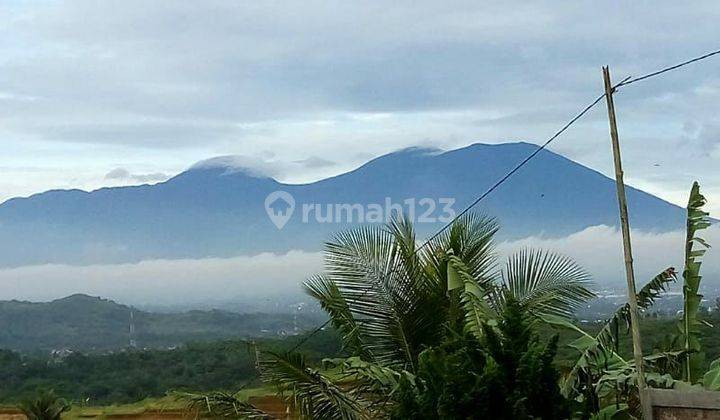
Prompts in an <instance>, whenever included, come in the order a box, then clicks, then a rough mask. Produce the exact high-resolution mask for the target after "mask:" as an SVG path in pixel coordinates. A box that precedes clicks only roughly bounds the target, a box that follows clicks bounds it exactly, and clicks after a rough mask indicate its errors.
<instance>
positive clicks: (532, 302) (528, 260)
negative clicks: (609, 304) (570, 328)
mask: <svg viewBox="0 0 720 420" xmlns="http://www.w3.org/2000/svg"><path fill="white" fill-rule="evenodd" d="M589 285H590V275H589V274H588V273H587V272H586V271H585V270H583V269H582V268H581V267H580V266H579V265H577V264H576V263H575V262H574V261H573V260H571V259H569V258H567V257H564V256H561V255H558V254H554V253H550V252H545V251H536V250H528V249H526V250H523V251H520V252H518V253H516V254H514V255H511V256H510V257H509V258H508V261H507V264H506V266H505V270H504V271H503V286H504V287H505V290H506V292H507V293H509V294H510V295H512V296H513V297H514V298H515V300H517V301H518V302H519V303H520V304H521V305H522V306H524V307H526V308H527V309H528V310H530V311H532V312H533V313H535V314H538V315H540V314H549V315H557V316H562V317H567V318H569V317H571V316H572V314H573V312H574V310H575V309H576V308H577V307H578V306H579V305H581V304H582V303H584V302H586V301H587V300H589V299H590V298H592V297H594V296H595V295H594V294H593V293H592V292H591V291H590V290H589V289H588V287H589Z"/></svg>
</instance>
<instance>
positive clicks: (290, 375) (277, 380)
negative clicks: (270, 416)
mask: <svg viewBox="0 0 720 420" xmlns="http://www.w3.org/2000/svg"><path fill="white" fill-rule="evenodd" d="M259 367H260V374H261V378H262V379H263V381H264V382H267V383H270V384H273V385H274V386H275V387H276V388H277V390H278V392H279V393H280V395H282V396H283V398H284V399H285V401H286V402H287V403H288V404H289V405H290V406H292V407H293V408H294V409H296V410H297V411H298V412H299V413H300V414H301V415H303V416H310V417H311V418H313V419H321V420H322V419H348V420H349V419H364V418H367V417H368V413H367V410H366V407H367V405H368V404H367V402H366V401H365V400H364V399H363V398H362V397H361V396H359V395H354V394H352V393H351V392H348V391H346V390H344V389H342V388H341V387H340V386H339V385H338V384H336V383H334V382H333V381H332V380H331V379H330V378H328V377H326V376H325V375H323V374H322V373H320V372H319V371H318V370H316V369H313V368H311V367H309V366H308V365H307V363H306V362H305V358H304V357H303V356H302V355H301V354H299V353H289V354H280V353H272V352H265V353H262V357H261V358H260V360H259Z"/></svg>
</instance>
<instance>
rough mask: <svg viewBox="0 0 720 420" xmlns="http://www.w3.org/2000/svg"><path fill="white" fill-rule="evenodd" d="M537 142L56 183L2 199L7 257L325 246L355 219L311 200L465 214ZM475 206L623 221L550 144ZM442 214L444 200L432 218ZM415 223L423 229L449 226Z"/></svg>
mask: <svg viewBox="0 0 720 420" xmlns="http://www.w3.org/2000/svg"><path fill="white" fill-rule="evenodd" d="M536 149H537V146H536V145H532V144H528V143H506V144H500V145H486V144H475V145H472V146H469V147H466V148H463V149H458V150H453V151H449V152H444V153H441V152H438V151H430V150H422V149H408V150H403V151H399V152H396V153H391V154H388V155H385V156H381V157H379V158H377V159H374V160H372V161H370V162H368V163H367V164H365V165H363V166H362V167H360V168H358V169H356V170H354V171H351V172H348V173H345V174H342V175H339V176H336V177H332V178H328V179H324V180H321V181H318V182H314V183H310V184H303V185H287V184H282V183H279V182H277V181H275V180H273V179H271V178H263V177H255V176H251V175H248V174H247V173H245V172H243V171H241V170H237V169H232V168H228V167H222V166H198V167H193V168H191V169H189V170H188V171H185V172H183V173H181V174H179V175H178V176H176V177H174V178H172V179H170V180H168V181H167V182H164V183H161V184H157V185H152V186H150V185H142V186H135V187H122V188H103V189H100V190H97V191H93V192H83V191H78V190H69V191H48V192H45V193H42V194H37V195H34V196H32V197H29V198H16V199H11V200H8V201H7V202H5V203H3V204H2V205H0V266H19V265H26V264H38V263H49V262H57V263H72V264H87V263H106V262H127V261H138V260H142V259H151V258H198V257H208V256H231V255H238V254H255V253H258V252H263V251H275V252H283V251H287V250H290V249H304V250H318V249H320V248H321V247H322V243H323V241H325V240H327V239H328V238H329V236H330V235H331V234H332V232H334V231H337V230H341V229H345V228H347V227H348V226H349V225H348V224H347V223H317V222H316V221H315V217H314V215H313V214H310V215H309V221H310V223H302V213H303V211H302V206H303V204H307V203H320V204H322V205H323V206H325V205H327V204H335V203H338V204H342V203H350V204H353V203H358V204H361V205H362V206H363V207H364V208H367V204H369V203H378V204H381V205H384V203H385V201H386V197H389V198H390V199H391V201H392V202H393V203H400V204H402V203H403V202H404V200H406V199H412V198H414V199H416V200H419V199H421V198H431V199H433V200H437V199H438V198H442V197H448V198H454V199H455V200H456V202H455V204H454V206H453V208H454V209H455V210H456V211H460V210H461V209H462V208H464V207H465V206H466V205H467V204H469V203H470V202H472V201H473V200H474V199H475V197H477V196H478V195H479V194H481V193H482V192H483V191H485V190H486V189H487V188H488V187H489V186H490V185H492V184H493V183H494V182H495V181H496V180H497V179H498V178H499V177H501V176H502V175H503V174H505V173H506V172H507V171H509V170H510V169H512V168H513V167H514V166H515V165H516V164H517V163H518V162H519V161H521V160H522V159H524V158H525V157H526V156H528V154H530V153H532V152H533V151H534V150H536ZM278 190H282V191H286V192H288V193H290V194H292V196H293V197H294V199H295V201H296V207H295V212H294V213H293V216H292V218H291V219H290V220H289V222H288V223H287V225H285V227H284V228H283V229H282V230H278V229H277V228H276V227H275V225H273V224H272V223H271V221H270V219H269V218H268V216H267V214H266V211H265V198H266V196H267V195H268V194H269V193H271V192H273V191H278ZM628 204H629V210H630V216H631V222H632V225H633V227H634V228H638V229H643V230H648V231H667V230H673V229H679V228H682V226H683V220H684V210H683V209H681V208H679V207H677V206H675V205H672V204H670V203H668V202H666V201H663V200H661V199H659V198H657V197H654V196H652V195H650V194H647V193H644V192H642V191H639V190H637V189H634V188H629V189H628ZM426 208H427V206H425V207H416V210H417V211H418V212H422V210H424V209H426ZM477 210H478V211H481V212H484V213H487V214H489V215H492V216H495V217H497V218H498V219H499V220H500V222H501V224H502V231H501V232H502V236H503V237H505V238H517V237H523V236H529V235H539V234H543V235H546V236H561V235H566V234H569V233H573V232H576V231H579V230H582V229H583V228H586V227H588V226H593V225H599V224H605V225H617V220H618V216H617V202H616V196H615V187H614V181H613V180H611V179H609V178H607V177H605V176H604V175H602V174H600V173H598V172H596V171H594V170H591V169H589V168H587V167H584V166H582V165H580V164H578V163H575V162H573V161H571V160H569V159H566V158H564V157H562V156H560V155H558V154H555V153H553V152H550V151H546V150H544V151H541V152H540V153H539V154H538V155H537V157H536V158H535V159H533V160H532V161H531V162H530V163H528V165H526V166H525V167H523V168H522V169H521V170H520V171H519V172H518V173H517V174H516V175H515V176H514V177H512V178H510V179H509V180H508V181H507V182H506V183H505V184H503V185H502V186H501V187H500V188H499V189H498V190H496V191H495V192H494V193H493V194H492V195H490V196H489V197H488V198H487V199H486V200H484V201H483V202H482V203H481V205H479V206H478V208H477ZM322 214H323V215H324V214H326V211H325V207H323V212H322ZM440 214H442V213H441V211H440V208H437V209H436V210H435V212H434V213H433V216H438V215H440ZM417 226H418V230H419V232H420V233H421V234H427V233H430V232H432V231H434V230H435V229H437V228H439V227H440V226H441V223H425V224H418V225H417Z"/></svg>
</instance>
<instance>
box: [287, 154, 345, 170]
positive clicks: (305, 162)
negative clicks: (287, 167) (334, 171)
mask: <svg viewBox="0 0 720 420" xmlns="http://www.w3.org/2000/svg"><path fill="white" fill-rule="evenodd" d="M294 163H297V164H299V165H301V166H303V167H305V168H327V167H331V166H334V165H335V162H332V161H329V160H327V159H323V158H320V157H317V156H310V157H309V158H307V159H302V160H296V161H295V162H294Z"/></svg>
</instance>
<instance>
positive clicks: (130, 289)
mask: <svg viewBox="0 0 720 420" xmlns="http://www.w3.org/2000/svg"><path fill="white" fill-rule="evenodd" d="M321 269H322V256H321V255H320V254H319V253H306V252H300V251H292V252H289V253H287V254H282V255H276V254H259V255H255V256H241V257H234V258H206V259H184V260H148V261H142V262H139V263H134V264H113V265H89V266H70V265H38V266H27V267H20V268H14V269H7V270H5V269H4V270H0V285H2V288H1V290H2V291H0V299H31V300H50V299H55V298H59V297H63V296H67V295H69V294H73V293H87V294H90V295H97V296H103V297H109V298H112V299H115V300H118V301H120V302H124V303H132V304H153V305H173V304H181V303H187V304H188V305H190V306H193V305H195V306H198V307H199V306H205V305H204V302H205V303H206V302H208V301H224V302H228V301H231V300H233V299H234V298H252V297H255V298H259V297H264V298H265V297H273V296H288V295H291V296H292V295H294V296H299V295H300V294H301V293H302V291H301V289H300V282H301V281H302V280H304V279H305V276H306V275H310V274H313V273H317V272H319V271H320V270H321Z"/></svg>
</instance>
